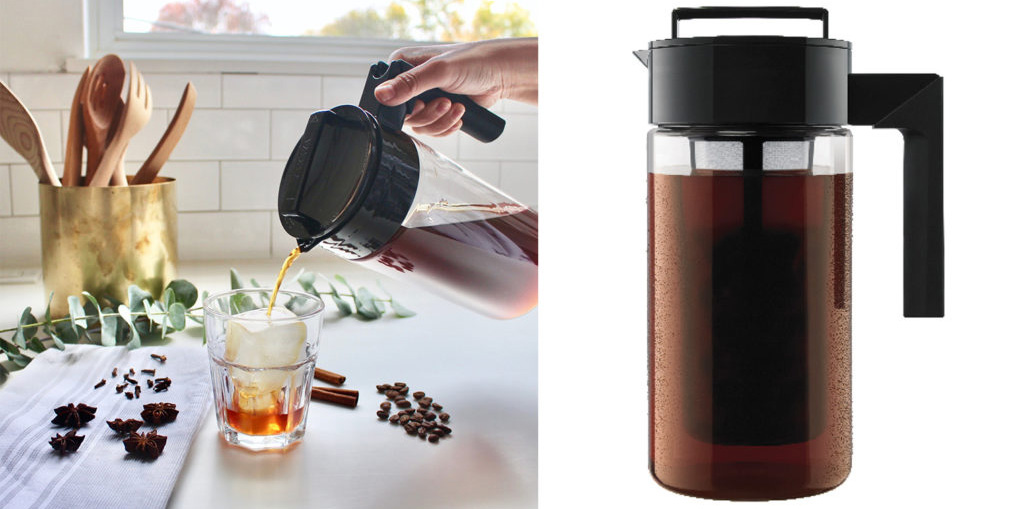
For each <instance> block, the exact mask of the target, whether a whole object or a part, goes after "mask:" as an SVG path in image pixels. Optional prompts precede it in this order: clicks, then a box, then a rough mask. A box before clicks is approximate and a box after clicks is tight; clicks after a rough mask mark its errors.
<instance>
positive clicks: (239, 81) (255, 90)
mask: <svg viewBox="0 0 1024 509" xmlns="http://www.w3.org/2000/svg"><path fill="white" fill-rule="evenodd" d="M221 80H222V82H223V83H222V86H223V87H224V107H225V108H310V109H316V108H318V107H320V80H321V78H320V76H278V75H261V74H225V75H224V76H223V77H222V78H221ZM356 101H357V102H358V98H357V99H356Z"/></svg>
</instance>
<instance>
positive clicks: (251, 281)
mask: <svg viewBox="0 0 1024 509" xmlns="http://www.w3.org/2000/svg"><path fill="white" fill-rule="evenodd" d="M249 284H251V285H252V287H253V288H263V286H262V285H260V282H259V281H256V278H254V277H253V278H249Z"/></svg>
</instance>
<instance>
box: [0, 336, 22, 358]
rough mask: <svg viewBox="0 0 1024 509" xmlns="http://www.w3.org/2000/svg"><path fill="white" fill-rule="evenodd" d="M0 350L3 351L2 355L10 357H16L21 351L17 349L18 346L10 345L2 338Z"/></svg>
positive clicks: (0, 339)
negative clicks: (10, 355) (9, 355)
mask: <svg viewBox="0 0 1024 509" xmlns="http://www.w3.org/2000/svg"><path fill="white" fill-rule="evenodd" d="M0 350H3V351H4V353H7V354H12V355H17V354H20V353H21V349H20V348H18V345H16V344H14V343H11V342H10V341H7V340H6V339H3V338H0Z"/></svg>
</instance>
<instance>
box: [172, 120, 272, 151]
mask: <svg viewBox="0 0 1024 509" xmlns="http://www.w3.org/2000/svg"><path fill="white" fill-rule="evenodd" d="M171 157H172V158H174V159H175V160H178V161H186V160H188V161H196V160H199V161H209V160H211V159H216V160H232V159H234V160H257V159H268V158H269V157H270V112H269V111H267V110H200V109H197V110H196V111H195V112H194V113H193V114H192V120H191V122H189V125H188V129H186V130H185V134H184V136H182V138H181V142H179V143H178V147H177V148H176V149H175V150H174V154H173V155H172V156H171Z"/></svg>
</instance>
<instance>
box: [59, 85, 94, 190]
mask: <svg viewBox="0 0 1024 509" xmlns="http://www.w3.org/2000/svg"><path fill="white" fill-rule="evenodd" d="M91 75H92V66H91V65H90V66H89V67H86V68H85V72H83V73H82V79H80V80H78V88H76V89H75V98H74V99H72V100H71V115H70V117H69V118H68V143H67V146H66V147H65V149H64V185H65V186H68V187H74V186H80V185H82V129H83V126H82V123H83V120H82V96H83V95H84V90H85V87H86V85H88V84H89V77H90V76H91Z"/></svg>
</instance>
